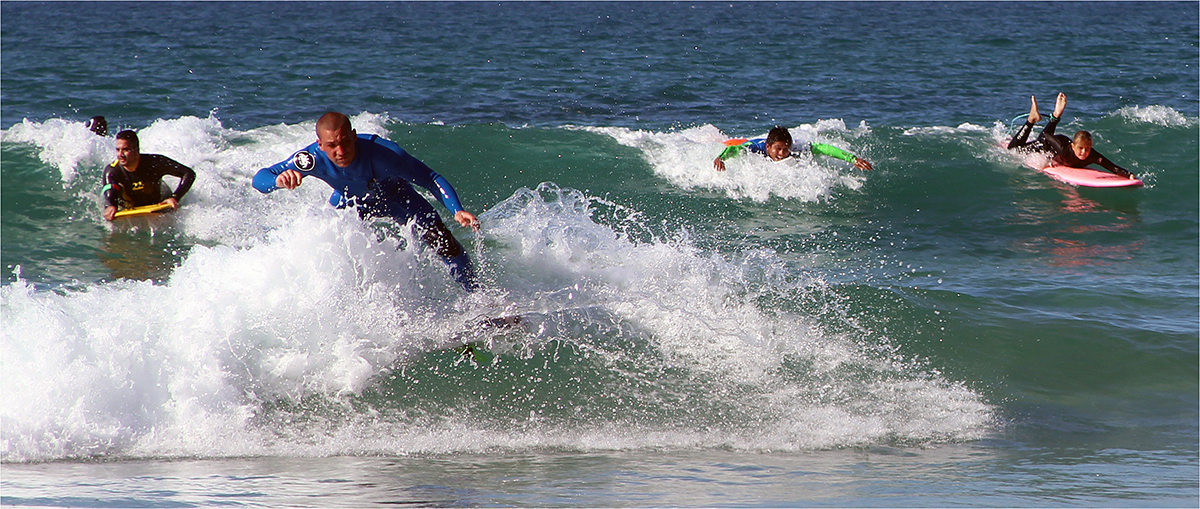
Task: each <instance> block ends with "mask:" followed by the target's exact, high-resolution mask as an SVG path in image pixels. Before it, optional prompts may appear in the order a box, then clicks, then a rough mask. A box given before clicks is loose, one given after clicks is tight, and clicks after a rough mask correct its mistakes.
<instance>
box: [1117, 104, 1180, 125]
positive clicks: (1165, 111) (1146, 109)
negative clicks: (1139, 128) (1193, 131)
mask: <svg viewBox="0 0 1200 509" xmlns="http://www.w3.org/2000/svg"><path fill="white" fill-rule="evenodd" d="M1115 115H1116V116H1118V117H1121V118H1124V119H1126V120H1128V121H1131V122H1141V123H1147V124H1155V125H1160V126H1165V127H1186V126H1189V125H1192V124H1195V123H1196V119H1194V118H1193V119H1188V118H1187V117H1186V116H1184V115H1183V114H1182V113H1180V112H1178V111H1175V109H1174V108H1171V107H1169V106H1158V105H1154V106H1126V107H1124V108H1121V109H1119V110H1117V112H1116V113H1115Z"/></svg>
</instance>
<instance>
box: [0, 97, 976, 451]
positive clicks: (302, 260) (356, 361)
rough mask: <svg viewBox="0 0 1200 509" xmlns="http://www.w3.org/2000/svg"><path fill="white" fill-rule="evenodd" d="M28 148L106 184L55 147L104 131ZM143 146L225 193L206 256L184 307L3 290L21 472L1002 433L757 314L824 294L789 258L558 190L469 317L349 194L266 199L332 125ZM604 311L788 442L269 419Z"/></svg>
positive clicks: (518, 234)
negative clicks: (139, 463)
mask: <svg viewBox="0 0 1200 509" xmlns="http://www.w3.org/2000/svg"><path fill="white" fill-rule="evenodd" d="M354 121H355V125H356V127H357V128H358V129H359V132H380V133H383V132H384V129H383V127H384V125H385V124H386V123H387V122H388V121H389V120H388V119H387V118H386V117H382V116H375V115H360V116H357V117H355V118H354ZM23 125H24V126H26V127H22V128H21V129H15V128H14V129H15V131H16V133H14V130H10V131H9V132H8V133H7V134H6V141H15V140H14V137H15V136H17V135H18V134H19V135H20V136H25V137H26V138H20V139H21V140H28V142H29V143H33V144H34V145H36V146H38V147H41V150H42V152H43V160H48V161H55V162H54V163H51V164H56V165H59V166H57V167H58V168H59V169H60V170H62V171H63V175H64V179H65V178H66V175H68V174H70V175H76V173H75V172H77V171H78V170H79V169H80V168H83V169H85V170H87V167H88V166H89V165H91V164H96V160H97V159H98V158H97V157H96V156H95V154H93V152H94V151H103V150H105V149H106V147H105V146H104V142H98V144H96V146H95V147H92V146H84V147H82V148H80V147H76V148H74V149H71V148H68V147H66V146H64V145H72V144H73V143H75V141H73V140H74V138H71V137H70V136H64V137H60V138H57V139H56V138H54V136H53V134H52V133H54V132H59V133H64V132H74V131H76V130H78V129H81V127H80V126H70V125H68V124H66V123H64V124H63V125H57V123H55V122H47V123H44V124H40V125H37V124H32V123H26V124H23ZM77 128H78V129H77ZM84 132H86V131H84ZM606 132H610V133H612V134H613V135H614V136H621V137H628V139H629V140H632V141H631V142H633V143H637V144H638V146H643V147H646V148H645V150H646V153H647V154H654V157H660V158H663V159H662V160H663V161H666V160H670V158H671V157H677V158H680V159H679V160H680V161H682V160H684V159H687V158H694V159H695V163H696V164H699V163H700V162H701V160H702V159H703V160H707V161H706V164H708V165H711V157H710V156H711V154H704V155H703V156H695V155H693V154H692V152H705V151H711V150H710V149H717V148H719V147H718V145H719V144H720V143H719V141H720V139H721V138H722V136H721V135H720V133H718V132H717V131H716V130H715V129H714V128H711V127H705V128H697V129H694V130H688V131H685V132H681V133H667V134H655V133H638V132H633V131H621V130H606ZM796 132H799V133H807V131H805V130H804V129H800V128H798V129H797V130H796ZM813 132H814V133H816V132H820V129H815V130H814V131H813ZM838 132H840V131H838ZM142 134H143V147H145V150H146V151H147V152H160V153H166V154H167V155H170V156H171V157H174V158H176V159H178V160H180V161H181V162H183V163H184V164H188V165H190V166H192V167H193V168H195V169H197V172H198V173H201V174H202V175H203V176H202V177H201V178H202V179H203V180H202V181H199V182H198V183H197V185H196V187H195V188H194V190H193V191H192V193H189V195H188V197H187V198H186V199H185V206H184V207H183V208H182V209H181V210H180V212H179V213H178V215H179V217H178V220H177V222H176V224H175V227H176V228H178V229H180V230H182V231H183V232H184V233H186V234H187V235H190V236H192V237H194V238H198V239H202V240H203V241H204V242H201V243H200V244H198V245H195V246H193V247H192V248H191V250H190V252H189V253H188V254H187V255H186V257H185V258H184V259H183V260H182V262H181V264H180V265H179V266H178V267H177V268H176V269H175V270H174V271H173V273H172V274H171V275H170V277H169V278H168V279H167V280H166V281H164V282H162V283H160V284H154V283H151V282H148V281H128V280H119V281H115V282H109V283H100V284H94V285H90V286H87V287H86V288H83V289H77V290H58V291H49V290H38V289H35V288H34V287H33V286H32V285H29V284H27V283H26V282H24V281H23V280H18V281H17V282H16V283H14V284H9V285H6V286H4V287H3V288H0V296H2V299H3V300H2V306H3V317H2V319H3V323H2V325H3V339H2V341H0V355H2V357H0V358H2V359H3V363H4V365H3V370H0V381H2V385H3V389H4V394H5V405H3V408H0V423H2V424H0V429H2V431H3V441H2V443H0V460H2V461H37V460H54V459H60V458H69V457H89V456H96V455H100V456H117V457H136V456H166V457H175V456H215V457H225V456H241V455H270V454H277V455H328V454H403V453H410V452H422V451H433V452H445V451H480V450H485V449H488V448H494V447H511V448H525V447H567V448H580V449H595V448H599V449H608V448H630V447H664V446H665V447H671V446H684V447H688V446H698V447H736V448H746V449H771V450H796V449H810V448H826V447H839V446H846V445H858V444H869V443H877V442H879V441H888V440H895V439H900V440H912V441H923V440H941V439H948V440H961V439H970V438H975V437H978V436H980V435H981V434H982V433H985V432H986V430H987V428H988V426H989V425H990V422H991V421H990V419H991V409H990V407H989V406H988V405H987V404H985V403H983V402H982V401H981V398H980V397H979V396H978V395H976V394H974V393H972V392H971V391H969V390H966V389H964V388H963V387H961V386H960V385H958V384H955V383H952V382H949V381H946V380H944V379H942V378H941V377H939V376H937V375H931V374H929V373H927V372H926V371H925V370H924V369H923V368H922V367H921V366H919V365H912V364H905V363H898V362H895V361H894V360H893V359H891V358H890V357H889V356H888V355H887V354H879V353H878V352H877V351H876V350H877V348H875V347H877V346H878V344H875V343H872V346H869V347H864V345H863V344H861V343H860V341H862V339H863V338H853V337H841V336H835V335H830V334H827V333H825V332H823V331H822V330H821V328H820V327H818V326H816V325H814V324H813V323H811V321H810V320H809V319H808V318H806V317H805V316H802V315H797V314H793V313H782V312H777V311H773V310H769V309H762V308H761V307H760V305H759V304H757V303H756V302H757V301H756V297H757V296H759V295H760V294H761V292H762V291H763V290H755V288H771V289H772V290H771V291H792V292H797V293H803V292H807V291H819V289H820V288H821V286H822V282H821V281H820V280H817V279H804V278H803V277H801V278H797V276H796V274H795V273H794V272H791V271H789V270H787V268H786V267H785V263H784V261H783V260H782V259H781V258H780V257H778V256H776V255H775V254H774V253H773V252H770V251H766V250H761V251H752V252H745V253H738V254H736V255H730V254H716V253H708V252H704V251H701V250H699V249H697V248H695V247H694V246H693V245H692V243H691V242H690V241H689V239H688V234H687V232H686V231H679V232H674V233H673V234H672V237H671V238H667V239H663V238H658V237H656V236H655V235H651V234H649V233H647V231H645V230H644V225H643V220H642V218H641V216H640V214H639V213H638V212H637V211H634V210H628V209H625V208H623V207H620V206H618V205H616V204H613V203H609V202H606V201H604V200H601V199H598V198H595V197H590V196H587V195H585V194H583V193H580V192H578V191H574V190H570V189H560V188H558V187H557V186H554V185H553V184H545V185H542V186H540V187H538V188H537V189H521V190H519V191H517V192H516V193H515V194H514V195H513V196H512V197H510V198H508V199H506V200H504V201H502V202H501V203H499V204H497V205H496V206H494V207H492V208H491V209H490V210H489V211H488V212H486V213H485V214H483V215H482V216H481V219H482V220H483V222H484V224H485V226H486V229H485V230H484V233H483V235H484V236H485V237H486V240H487V245H488V246H489V247H488V248H487V249H482V247H481V246H482V245H483V244H481V243H479V242H478V240H479V239H472V238H471V237H470V236H469V235H468V236H464V237H462V240H463V241H464V244H466V245H468V246H475V247H476V250H475V251H474V253H475V257H476V259H477V261H478V262H479V264H480V268H481V269H482V270H483V271H484V273H485V274H487V275H488V277H489V279H491V280H493V284H494V288H490V289H488V290H486V291H484V292H480V293H479V294H476V295H471V296H465V295H464V294H462V292H461V290H460V289H459V288H458V286H457V284H455V283H454V282H453V281H451V280H450V279H449V277H448V276H447V275H446V270H445V268H444V266H443V264H442V263H441V261H440V260H438V259H437V257H436V256H434V255H432V254H431V253H429V252H427V251H425V250H413V249H404V250H400V249H398V248H399V246H400V245H401V244H407V245H414V244H416V242H414V240H413V239H411V238H407V237H406V236H403V235H401V237H400V238H394V237H391V236H387V237H385V240H383V241H380V240H379V239H380V235H379V231H378V230H377V228H380V227H382V226H381V225H372V224H365V223H363V222H361V221H359V219H358V218H357V215H356V214H355V213H354V212H352V211H339V210H335V209H332V208H331V207H329V206H328V205H327V204H326V202H325V199H326V198H327V195H328V193H329V189H328V187H327V186H324V185H323V184H320V183H315V182H314V183H306V185H304V186H301V188H299V189H297V190H296V191H294V192H276V193H272V194H271V195H267V196H263V195H261V194H259V193H258V192H257V191H255V190H253V189H252V188H251V187H250V185H249V179H250V178H251V177H252V175H253V173H254V171H255V170H256V169H257V168H259V167H262V166H265V165H268V164H272V163H274V162H277V161H279V160H282V159H284V158H286V157H288V156H289V155H290V154H291V153H292V151H294V150H296V149H298V148H300V147H302V146H304V145H306V144H308V143H310V142H311V139H312V124H311V123H305V124H300V125H296V126H288V125H278V126H267V127H263V128H258V129H254V130H250V131H236V130H231V129H227V128H224V127H223V126H221V124H220V122H219V121H218V120H217V119H215V118H213V117H211V116H210V117H209V118H207V119H199V118H183V119H176V120H162V121H159V122H156V123H154V124H152V125H151V126H149V127H147V128H146V129H144V130H143V131H142ZM88 136H92V135H91V134H90V133H88ZM798 137H800V136H798ZM93 138H96V137H94V136H93ZM96 139H100V138H96ZM801 139H805V138H802V137H801ZM89 140H90V138H89ZM637 140H641V141H637ZM84 145H87V144H86V143H85V144H84ZM654 147H658V148H654ZM692 149H695V150H692ZM45 154H51V155H50V156H46V155H45ZM47 157H48V159H47ZM713 157H715V156H713ZM89 158H92V159H89ZM84 161H91V162H87V163H85V162H84ZM682 164H683V163H677V164H676V166H680V165H682ZM747 165H748V166H750V165H752V163H747ZM660 167H673V166H672V164H671V163H660ZM67 168H70V169H71V171H69V172H68V171H67ZM746 169H747V168H743V170H746ZM87 171H95V169H94V168H92V169H90V170H87ZM732 171H733V169H731V172H732ZM837 182H839V181H838V180H837V179H832V180H828V181H820V183H819V184H812V183H802V182H800V181H794V182H793V184H791V185H792V186H793V187H792V188H790V189H794V190H796V191H795V192H800V190H802V189H807V191H805V192H811V193H813V194H814V195H820V194H821V193H827V192H828V189H829V188H830V187H832V186H833V185H836V184H837ZM692 183H693V184H694V185H698V184H699V181H695V180H693V181H692ZM843 183H844V182H843ZM806 186H807V187H806ZM782 189H787V187H786V186H785V187H784V188H775V189H772V190H771V191H769V193H777V192H779V191H781V190H782ZM81 192H82V191H81ZM90 192H94V190H92V191H90ZM739 192H741V191H739ZM784 192H788V191H784ZM763 199H765V197H764V198H763ZM814 199H815V198H814ZM383 226H386V225H383ZM582 306H590V307H594V308H597V309H602V310H604V312H605V313H607V314H608V315H611V316H613V317H616V319H618V320H620V321H621V323H622V324H625V325H626V326H627V327H628V329H627V330H630V331H636V332H629V334H635V337H633V338H632V339H636V340H638V341H644V342H648V344H649V345H650V346H651V347H652V348H654V349H655V350H656V351H657V352H658V355H659V356H660V357H661V358H663V359H666V360H665V362H668V363H669V364H671V365H674V366H679V367H681V368H682V369H686V370H689V371H690V372H692V373H694V374H695V375H696V376H701V377H705V378H711V379H713V380H716V381H717V382H716V383H719V384H724V385H727V386H729V387H752V388H754V389H753V391H751V392H753V393H754V394H756V396H754V397H752V398H748V399H745V400H743V399H742V398H741V397H740V396H737V394H741V393H740V392H739V391H730V394H731V395H710V396H709V397H712V398H717V400H716V401H709V402H704V401H687V402H686V403H681V404H685V405H705V406H707V405H710V404H714V403H715V404H726V405H730V406H733V407H737V408H740V409H742V411H744V412H746V413H749V414H754V415H760V414H761V418H762V419H763V421H764V425H763V426H762V427H752V428H749V429H742V430H741V431H738V432H731V431H730V429H729V428H728V427H726V426H725V424H726V423H723V422H702V423H699V424H698V425H697V426H696V427H695V428H691V429H678V428H676V427H666V428H664V427H660V426H657V425H653V424H647V425H641V426H639V425H636V423H635V424H632V425H631V424H630V423H628V422H625V421H622V420H621V419H619V418H617V419H614V420H612V421H611V422H599V423H591V424H589V425H588V426H586V427H580V428H575V427H567V428H562V427H559V426H555V425H546V426H540V425H538V424H537V422H536V420H531V421H530V422H529V423H525V424H523V425H521V426H519V427H516V428H513V429H495V428H494V427H493V426H484V425H480V424H478V421H477V419H474V418H472V416H471V415H470V411H469V410H466V409H464V410H463V411H462V413H463V414H464V415H463V416H462V417H448V418H446V419H440V420H433V421H424V420H414V419H411V418H406V419H398V418H393V417H392V416H389V415H386V414H380V413H376V412H374V411H367V412H364V413H361V414H354V415H352V416H351V417H349V418H347V419H343V420H331V421H328V422H325V423H323V424H322V423H319V422H318V423H317V424H311V423H310V424H307V425H304V426H300V425H290V424H289V423H279V422H271V423H263V422H259V421H257V420H256V416H259V415H261V414H262V411H263V406H264V405H266V404H269V403H272V402H278V401H285V402H293V403H299V402H301V401H305V400H308V399H311V398H317V399H320V400H325V401H330V402H334V403H333V404H341V403H337V402H345V401H347V400H348V398H353V397H355V396H356V395H359V394H361V393H362V392H363V391H364V389H365V388H367V387H371V386H372V384H374V383H376V381H377V380H379V377H381V376H384V375H386V374H387V373H390V372H392V371H393V370H395V369H397V368H398V367H403V366H405V365H406V364H407V363H409V362H411V361H412V359H414V357H415V356H420V355H422V354H424V353H425V352H429V351H434V350H439V349H443V348H446V347H448V346H451V345H453V344H454V343H455V341H456V338H457V337H458V336H457V334H459V333H460V332H461V331H462V330H463V324H464V323H466V322H469V321H471V320H472V319H475V318H476V317H478V316H480V315H481V314H483V315H485V316H486V315H487V314H488V313H495V312H496V311H497V310H502V311H505V312H518V313H519V312H547V311H555V310H560V309H566V308H577V307H582ZM554 334H560V333H557V332H556V333H554ZM549 339H556V340H559V341H568V342H574V341H582V338H575V337H570V336H566V337H563V336H561V335H558V336H554V337H542V336H538V335H537V334H533V336H532V337H531V338H530V339H529V341H532V342H534V345H533V346H534V347H536V346H537V343H538V342H542V341H546V340H549ZM870 339H871V341H872V342H876V341H883V342H884V343H886V340H885V339H881V338H870ZM609 355H614V356H621V355H623V354H622V352H619V351H617V352H615V353H610V354H609ZM789 357H794V358H799V359H802V360H803V362H804V363H806V365H807V366H809V367H808V368H806V369H807V370H808V372H809V373H808V375H806V381H804V382H797V381H787V380H782V379H780V378H779V375H778V371H779V369H780V363H781V359H783V358H789ZM869 373H875V374H874V375H870V374H869ZM809 382H812V383H811V384H810V383H809ZM616 396H617V397H621V396H631V395H621V394H618V395H616ZM721 398H726V400H724V401H722V400H721ZM346 408H347V409H351V408H353V407H352V406H349V405H347V406H346ZM679 410H681V411H686V409H679ZM531 413H533V412H532V411H531ZM314 421H320V420H319V419H315V420H314Z"/></svg>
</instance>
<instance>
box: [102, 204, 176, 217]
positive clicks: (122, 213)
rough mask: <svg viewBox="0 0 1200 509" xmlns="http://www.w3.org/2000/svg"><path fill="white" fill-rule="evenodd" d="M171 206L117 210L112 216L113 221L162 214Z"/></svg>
mask: <svg viewBox="0 0 1200 509" xmlns="http://www.w3.org/2000/svg"><path fill="white" fill-rule="evenodd" d="M170 208H171V206H170V205H168V204H166V203H155V204H154V205H143V206H141V207H133V208H131V209H124V210H118V211H117V213H116V214H113V219H117V218H121V217H133V216H144V215H146V214H153V213H155V212H162V211H163V210H164V209H170Z"/></svg>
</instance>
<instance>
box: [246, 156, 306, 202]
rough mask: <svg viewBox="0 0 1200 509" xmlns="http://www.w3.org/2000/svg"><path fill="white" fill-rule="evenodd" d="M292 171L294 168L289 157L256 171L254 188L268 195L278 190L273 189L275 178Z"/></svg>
mask: <svg viewBox="0 0 1200 509" xmlns="http://www.w3.org/2000/svg"><path fill="white" fill-rule="evenodd" d="M294 169H296V167H295V166H294V165H293V164H292V158H290V157H289V158H288V159H287V160H286V161H283V162H279V163H276V164H273V165H271V166H268V167H266V168H263V169H261V170H258V173H255V174H254V188H255V189H258V192H260V193H269V192H271V191H274V190H276V189H279V188H278V187H275V177H278V176H279V174H280V173H283V172H285V171H287V170H294Z"/></svg>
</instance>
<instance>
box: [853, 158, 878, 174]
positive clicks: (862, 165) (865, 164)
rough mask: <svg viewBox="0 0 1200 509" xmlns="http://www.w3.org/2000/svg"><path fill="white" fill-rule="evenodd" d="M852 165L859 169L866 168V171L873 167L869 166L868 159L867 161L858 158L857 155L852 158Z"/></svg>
mask: <svg viewBox="0 0 1200 509" xmlns="http://www.w3.org/2000/svg"><path fill="white" fill-rule="evenodd" d="M854 167H855V168H858V169H860V170H867V171H869V170H874V169H875V168H874V167H873V166H871V162H870V161H867V160H866V159H860V158H857V157H855V158H854Z"/></svg>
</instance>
